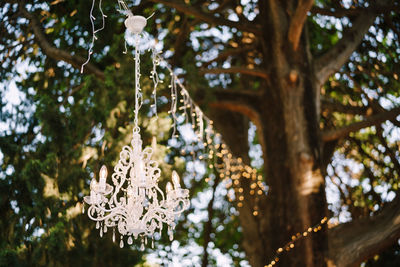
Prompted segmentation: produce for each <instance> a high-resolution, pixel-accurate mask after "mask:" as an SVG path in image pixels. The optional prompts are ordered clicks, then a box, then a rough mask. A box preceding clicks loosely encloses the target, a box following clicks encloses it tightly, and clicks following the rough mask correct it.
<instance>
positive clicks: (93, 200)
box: [84, 13, 190, 250]
mask: <svg viewBox="0 0 400 267" xmlns="http://www.w3.org/2000/svg"><path fill="white" fill-rule="evenodd" d="M146 23H147V19H146V18H144V17H142V16H134V15H133V14H132V13H129V14H128V18H127V19H126V20H125V26H126V27H127V29H128V30H129V31H130V32H131V33H133V34H134V35H135V110H134V116H135V118H134V127H133V136H132V141H131V144H130V146H124V147H123V148H122V151H121V152H120V158H119V161H118V163H117V164H116V165H115V167H114V173H113V174H112V175H111V181H112V184H109V183H107V172H108V171H107V168H106V166H104V165H103V166H102V167H101V169H100V172H99V181H97V180H96V179H95V178H93V179H92V181H91V183H90V195H89V196H85V197H84V202H86V203H87V204H88V205H89V208H88V210H87V214H88V216H89V218H90V219H91V220H93V221H96V229H99V231H100V237H102V236H103V234H104V233H106V232H107V231H108V229H109V228H113V236H112V239H113V241H114V242H115V239H116V237H115V229H117V230H118V232H119V234H120V247H121V248H122V247H124V238H125V239H126V242H127V243H128V245H131V244H132V243H133V239H137V238H139V239H141V247H140V248H141V250H144V246H145V244H147V239H148V238H151V239H152V247H154V234H155V233H156V232H157V231H158V232H159V233H160V234H161V231H162V229H163V224H164V223H165V224H166V225H167V228H168V231H167V232H168V235H169V239H170V241H172V239H173V230H174V228H175V225H176V224H175V219H176V218H177V217H178V216H179V215H180V214H181V213H182V212H183V211H185V210H186V209H187V208H188V207H189V205H190V202H189V191H188V190H187V189H182V188H181V185H180V182H179V176H178V174H177V173H176V172H175V171H173V172H172V184H173V185H172V184H171V183H170V182H168V183H167V184H166V188H165V192H166V195H164V192H163V191H162V190H161V189H160V188H159V186H158V182H159V179H160V176H161V170H160V168H159V167H158V162H156V161H154V160H152V155H153V149H152V148H151V147H146V148H144V149H142V145H143V142H142V139H141V136H140V128H139V126H138V113H139V109H140V106H141V102H142V94H141V89H140V83H139V79H140V51H139V38H140V36H139V35H140V33H141V32H142V30H143V28H144V27H145V25H146ZM153 75H154V73H153Z"/></svg>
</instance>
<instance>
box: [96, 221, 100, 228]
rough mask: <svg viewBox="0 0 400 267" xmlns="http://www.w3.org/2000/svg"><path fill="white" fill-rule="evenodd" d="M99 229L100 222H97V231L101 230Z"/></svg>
mask: <svg viewBox="0 0 400 267" xmlns="http://www.w3.org/2000/svg"><path fill="white" fill-rule="evenodd" d="M99 228H100V222H99V221H97V223H96V229H99Z"/></svg>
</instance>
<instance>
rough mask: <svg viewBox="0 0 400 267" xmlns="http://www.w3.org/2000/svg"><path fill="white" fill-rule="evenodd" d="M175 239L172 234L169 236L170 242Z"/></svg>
mask: <svg viewBox="0 0 400 267" xmlns="http://www.w3.org/2000/svg"><path fill="white" fill-rule="evenodd" d="M173 239H174V235H173V234H172V233H171V234H169V241H172V240H173Z"/></svg>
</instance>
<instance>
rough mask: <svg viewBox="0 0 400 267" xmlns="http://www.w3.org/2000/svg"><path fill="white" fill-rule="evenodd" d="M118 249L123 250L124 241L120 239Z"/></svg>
mask: <svg viewBox="0 0 400 267" xmlns="http://www.w3.org/2000/svg"><path fill="white" fill-rule="evenodd" d="M119 247H120V248H123V247H124V241H123V240H122V239H121V242H119Z"/></svg>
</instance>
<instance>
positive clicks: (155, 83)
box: [150, 13, 160, 119]
mask: <svg viewBox="0 0 400 267" xmlns="http://www.w3.org/2000/svg"><path fill="white" fill-rule="evenodd" d="M153 14H154V13H153ZM151 53H152V60H153V70H152V71H151V73H150V78H151V79H152V80H153V93H152V95H153V99H154V104H153V105H152V107H153V110H154V114H155V116H156V119H158V114H157V86H158V83H159V82H160V78H159V76H158V73H157V66H158V65H159V64H160V56H159V55H158V52H157V50H156V48H155V47H154V46H153V47H152V48H151Z"/></svg>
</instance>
